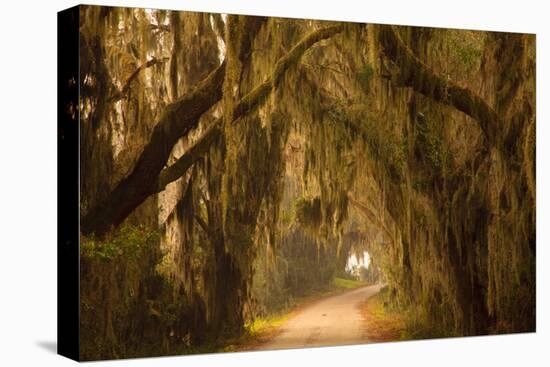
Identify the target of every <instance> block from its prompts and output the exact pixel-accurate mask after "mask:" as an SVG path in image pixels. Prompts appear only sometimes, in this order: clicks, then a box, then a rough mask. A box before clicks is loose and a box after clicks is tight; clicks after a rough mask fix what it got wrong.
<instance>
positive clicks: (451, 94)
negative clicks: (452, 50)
mask: <svg viewBox="0 0 550 367" xmlns="http://www.w3.org/2000/svg"><path fill="white" fill-rule="evenodd" d="M377 27H378V39H379V41H380V44H381V45H382V47H383V53H384V56H386V57H387V58H388V59H389V60H390V61H391V64H390V65H389V66H388V69H389V70H388V71H389V74H390V75H389V77H390V78H391V80H392V82H393V83H394V84H395V85H397V86H403V87H410V88H412V89H413V90H415V91H416V92H418V93H420V94H423V95H424V96H426V97H428V98H432V99H433V100H435V101H437V102H440V103H443V104H446V105H449V106H452V107H454V108H456V109H457V110H459V111H461V112H464V113H465V114H467V115H468V116H470V117H471V118H473V119H474V120H476V121H477V122H478V124H479V127H480V128H481V130H482V131H483V133H484V135H485V137H486V139H487V141H488V143H489V144H490V145H495V144H496V143H497V141H496V139H497V138H496V137H497V134H496V129H497V126H498V116H497V113H496V112H495V110H494V109H493V108H492V107H491V106H489V104H487V102H486V101H485V100H483V98H481V97H480V96H479V95H477V94H476V93H475V92H473V91H471V90H470V89H468V88H465V87H462V86H460V85H458V84H456V83H454V82H452V81H450V80H448V79H446V78H443V77H442V76H440V75H437V74H436V73H434V72H433V71H432V70H430V69H429V68H428V66H426V65H425V64H424V63H423V62H422V61H420V60H419V59H418V58H417V57H416V56H415V55H414V54H413V52H412V51H411V49H410V48H409V47H408V46H407V45H406V44H405V43H404V42H403V40H402V39H401V37H400V36H399V34H398V33H397V32H396V31H395V30H394V28H393V26H389V25H379V26H377Z"/></svg>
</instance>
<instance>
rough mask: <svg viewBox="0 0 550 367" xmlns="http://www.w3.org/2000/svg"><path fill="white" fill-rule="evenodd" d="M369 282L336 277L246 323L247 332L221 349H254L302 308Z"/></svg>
mask: <svg viewBox="0 0 550 367" xmlns="http://www.w3.org/2000/svg"><path fill="white" fill-rule="evenodd" d="M368 285H369V284H368V283H365V282H361V281H358V280H352V279H344V278H338V277H337V278H335V279H334V280H333V281H332V283H331V284H330V285H329V286H328V287H326V288H325V289H323V290H314V291H311V292H310V293H309V294H307V295H304V296H301V297H298V298H296V299H295V300H294V302H293V303H292V305H291V306H289V307H288V308H286V309H285V310H283V311H280V312H277V313H273V314H271V315H268V316H267V317H263V318H257V319H255V320H254V322H251V323H249V324H247V325H246V333H245V334H244V335H243V336H241V337H240V338H239V339H237V340H231V341H230V342H229V345H227V346H226V347H224V348H223V349H222V350H221V351H224V352H231V351H245V350H254V349H256V348H257V347H258V346H260V345H262V344H263V343H266V342H268V341H269V340H271V339H273V338H274V337H276V336H277V335H279V333H281V332H282V328H281V326H282V325H283V324H284V323H285V322H286V321H288V320H290V319H291V318H292V317H294V316H295V315H296V314H297V313H298V312H300V310H302V309H303V308H305V307H307V306H309V305H311V304H312V303H314V302H317V301H318V300H320V299H322V298H326V297H330V296H334V295H337V294H340V293H343V292H346V291H349V290H351V289H355V288H360V287H365V286H368Z"/></svg>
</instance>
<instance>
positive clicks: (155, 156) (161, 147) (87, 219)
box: [81, 25, 343, 235]
mask: <svg viewBox="0 0 550 367" xmlns="http://www.w3.org/2000/svg"><path fill="white" fill-rule="evenodd" d="M342 31H343V25H335V26H330V27H326V28H321V29H319V30H316V31H314V32H312V33H310V34H309V35H307V36H305V37H304V39H302V40H301V41H300V42H298V43H297V44H296V45H295V46H294V47H293V48H292V49H291V50H290V51H289V52H288V53H287V54H286V55H285V56H283V57H282V58H281V59H280V60H279V61H278V62H277V63H276V64H275V67H274V71H273V73H272V74H271V76H270V77H268V78H267V79H266V80H265V81H264V82H263V83H262V84H260V85H259V86H257V87H256V88H254V89H253V90H252V91H251V92H250V93H248V94H247V95H245V96H244V97H243V98H242V99H241V100H240V101H239V102H238V103H237V105H236V107H235V112H234V115H233V122H235V121H236V120H238V119H239V118H240V117H242V116H244V115H245V114H247V113H249V112H251V111H252V110H253V109H255V108H257V107H258V106H259V105H261V104H262V103H263V102H264V101H265V100H266V98H267V97H268V96H269V94H270V92H271V91H272V90H273V88H275V87H277V86H278V85H279V84H280V82H281V80H282V77H283V75H284V73H285V72H286V71H287V70H288V69H289V68H290V67H292V66H293V65H296V63H297V62H298V61H299V59H300V57H301V56H302V55H303V54H304V53H305V52H306V51H307V50H308V49H309V48H310V47H312V46H313V45H314V44H316V43H317V42H319V41H322V40H325V39H328V38H330V37H332V36H333V35H335V34H338V33H340V32H342ZM224 76H225V62H224V63H222V64H221V65H220V66H219V67H218V68H217V69H216V70H215V71H213V72H212V73H211V74H210V75H209V76H208V77H207V78H206V79H205V80H203V81H202V82H201V83H200V84H199V85H198V86H197V87H196V88H195V89H193V90H192V91H191V92H189V93H187V94H186V95H184V96H183V97H181V98H180V99H178V100H177V101H175V102H174V103H172V104H170V105H169V106H167V107H166V109H165V111H164V112H163V114H162V116H161V118H160V119H159V122H158V123H157V124H156V126H155V129H154V131H153V134H152V136H151V139H150V141H149V143H148V144H147V145H146V146H145V148H144V150H143V152H142V153H141V155H140V157H139V159H138V162H137V164H136V166H135V167H134V170H133V171H132V173H130V175H128V176H127V177H126V178H125V179H123V180H122V181H121V182H120V183H119V184H118V185H117V186H116V187H115V189H114V190H113V191H112V192H111V193H110V194H109V195H108V196H107V199H106V200H105V201H103V202H102V203H100V204H99V205H97V206H96V207H94V208H92V209H91V210H90V211H89V212H88V213H87V214H86V215H84V216H83V217H82V220H81V232H82V233H83V234H90V233H95V234H97V235H102V234H104V233H106V232H107V231H109V230H110V229H111V228H112V227H116V226H118V225H119V224H120V223H122V221H123V220H124V219H126V217H127V216H128V215H129V214H130V213H131V212H132V211H133V210H134V209H135V208H137V207H138V206H139V205H140V204H141V203H142V202H143V201H145V199H147V198H148V197H149V196H151V195H153V194H156V193H158V192H160V191H162V190H164V188H165V187H166V185H168V184H169V183H171V182H173V181H175V180H177V179H178V178H179V177H181V176H182V175H184V174H185V172H186V171H187V170H188V169H189V168H190V167H191V166H192V165H193V163H194V162H196V160H197V159H198V158H199V157H201V156H203V155H204V154H205V153H206V152H207V150H208V149H209V147H210V145H211V144H212V143H213V142H214V141H215V139H216V137H217V136H219V135H220V134H221V131H220V126H221V121H222V119H218V120H217V121H216V122H214V124H213V125H212V127H211V128H209V129H208V130H207V132H206V133H205V134H204V135H203V136H202V137H201V138H200V139H199V140H198V141H197V143H196V144H195V145H194V146H193V147H191V148H190V149H189V150H188V151H187V152H186V153H185V154H184V155H183V156H181V157H180V158H179V159H178V160H177V161H176V162H175V163H174V164H173V165H171V166H170V167H168V168H165V169H163V167H164V166H165V165H166V162H167V161H168V157H169V155H170V152H171V150H172V147H173V146H174V145H175V144H176V142H177V141H178V140H179V139H180V138H181V137H182V136H185V135H186V134H187V133H189V131H191V130H192V129H193V128H195V127H197V125H198V121H199V118H200V117H201V116H202V114H203V113H205V112H206V111H207V110H208V109H209V108H210V107H212V106H213V105H214V104H215V103H217V102H218V101H219V100H220V99H221V96H222V84H223V80H224Z"/></svg>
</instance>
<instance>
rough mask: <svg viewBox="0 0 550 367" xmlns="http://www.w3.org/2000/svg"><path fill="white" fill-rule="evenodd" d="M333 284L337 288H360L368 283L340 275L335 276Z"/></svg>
mask: <svg viewBox="0 0 550 367" xmlns="http://www.w3.org/2000/svg"><path fill="white" fill-rule="evenodd" d="M332 284H333V285H334V286H335V287H336V288H343V289H354V288H359V287H362V286H364V285H366V283H364V282H362V281H360V280H355V279H344V278H339V277H336V278H334V280H333V281H332Z"/></svg>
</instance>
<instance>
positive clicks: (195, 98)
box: [80, 63, 225, 235]
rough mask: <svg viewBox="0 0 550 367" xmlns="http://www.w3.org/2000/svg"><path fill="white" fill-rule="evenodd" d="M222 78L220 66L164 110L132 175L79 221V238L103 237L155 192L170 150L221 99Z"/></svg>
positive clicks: (222, 68) (222, 66)
mask: <svg viewBox="0 0 550 367" xmlns="http://www.w3.org/2000/svg"><path fill="white" fill-rule="evenodd" d="M224 75H225V63H222V64H221V65H220V66H218V67H217V68H216V69H215V70H214V71H213V72H212V73H210V75H209V76H208V77H207V78H206V79H204V80H203V81H201V82H200V83H199V84H198V85H197V86H196V87H195V88H194V89H193V90H192V91H190V92H189V93H187V94H185V95H184V96H182V97H181V98H179V99H178V100H177V101H175V102H174V103H172V104H170V105H168V106H167V107H166V108H165V110H164V111H163V113H162V115H161V117H160V119H159V121H158V122H157V123H156V125H155V128H154V130H153V133H152V134H151V138H150V140H149V142H148V143H147V145H146V146H145V147H144V149H143V151H142V152H141V154H140V156H139V158H138V161H137V163H136V165H135V167H134V169H133V170H132V172H131V173H130V174H129V175H128V176H127V177H126V178H124V179H123V180H122V181H121V182H120V183H119V184H118V185H117V186H116V187H115V189H114V190H113V191H111V192H110V193H109V195H107V197H106V199H105V200H104V201H102V202H101V203H99V204H98V205H97V206H95V207H94V208H92V209H91V210H89V211H88V213H86V214H85V215H84V216H83V217H82V218H81V228H80V229H81V232H82V233H83V234H90V233H96V234H97V235H102V234H104V233H106V232H107V231H109V230H110V229H111V227H113V226H115V227H116V226H118V225H119V224H120V223H122V221H123V220H124V219H126V217H127V216H128V215H129V214H130V213H131V212H132V211H133V210H134V209H135V208H137V207H138V206H139V205H140V204H141V203H142V202H143V201H144V200H145V199H146V198H147V197H149V196H150V195H152V194H154V193H156V192H158V191H157V190H158V178H159V174H160V172H161V170H162V169H163V167H164V166H165V165H166V162H167V161H168V157H169V156H170V152H171V151H172V148H173V146H174V145H175V144H176V142H177V141H178V140H179V139H180V138H181V137H182V136H185V135H186V134H187V133H189V131H191V130H192V129H194V128H195V127H197V125H198V122H199V119H200V117H201V116H202V115H203V114H204V113H205V112H206V111H207V110H208V109H210V108H211V107H212V106H213V105H214V104H215V103H216V102H218V101H219V100H220V99H221V95H222V92H221V89H222V88H221V86H222V83H223V79H224Z"/></svg>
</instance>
